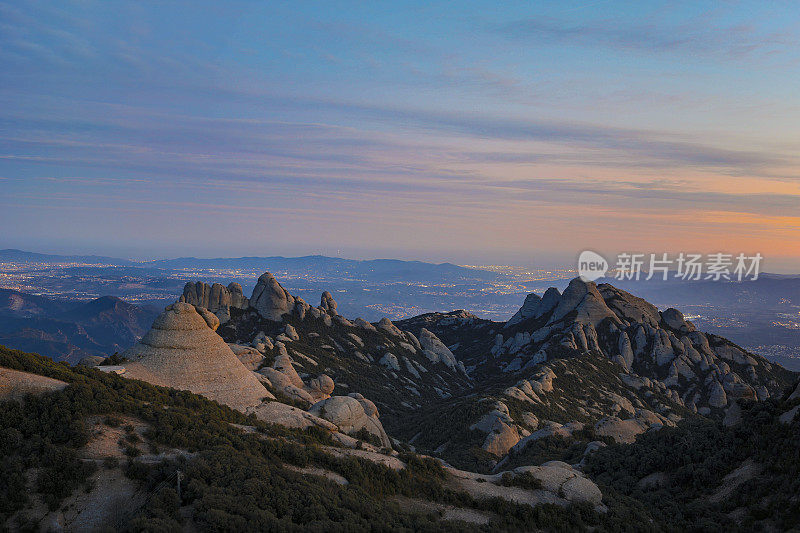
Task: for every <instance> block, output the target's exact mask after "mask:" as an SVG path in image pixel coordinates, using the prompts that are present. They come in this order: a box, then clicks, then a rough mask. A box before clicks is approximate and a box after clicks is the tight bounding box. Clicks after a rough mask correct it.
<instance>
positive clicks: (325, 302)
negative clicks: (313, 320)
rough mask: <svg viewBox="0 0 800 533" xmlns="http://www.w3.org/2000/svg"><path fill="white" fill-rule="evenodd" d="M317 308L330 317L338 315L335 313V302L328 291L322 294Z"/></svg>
mask: <svg viewBox="0 0 800 533" xmlns="http://www.w3.org/2000/svg"><path fill="white" fill-rule="evenodd" d="M319 308H320V310H321V311H322V312H323V313H327V314H329V315H330V316H332V317H333V316H337V315H338V314H339V313H337V312H336V300H334V299H333V295H332V294H331V293H329V292H328V291H325V292H323V293H322V297H321V298H320V303H319Z"/></svg>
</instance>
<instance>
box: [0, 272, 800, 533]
mask: <svg viewBox="0 0 800 533" xmlns="http://www.w3.org/2000/svg"><path fill="white" fill-rule="evenodd" d="M199 303H203V304H207V305H208V306H209V307H210V308H206V307H204V306H201V305H199ZM88 307H89V309H84V314H83V315H81V316H83V317H84V320H88V319H89V317H98V316H104V313H107V312H108V313H110V314H111V315H112V316H115V317H119V316H120V315H122V316H124V315H125V314H126V312H125V311H126V308H125V307H124V306H120V305H110V301H109V302H108V303H103V302H100V303H92V305H90V306H88ZM96 307H97V308H99V309H102V311H100V310H98V309H96ZM79 314H80V313H76V315H79ZM28 320H32V321H35V320H38V318H29V319H28ZM115 320H119V319H118V318H115ZM115 363H119V364H115V366H97V367H95V368H87V367H79V368H78V367H76V368H71V367H69V366H64V365H53V364H52V363H50V362H48V360H46V359H44V358H41V357H38V356H31V355H27V354H22V353H19V352H9V351H7V350H3V349H0V384H3V383H6V384H7V385H6V386H5V388H3V387H0V391H3V390H6V391H9V392H6V393H5V394H6V395H7V396H5V397H4V396H3V395H2V393H0V422H2V425H0V427H3V428H6V429H4V430H3V432H2V433H0V439H3V440H2V442H3V443H4V444H6V445H5V446H3V447H2V448H0V450H2V451H0V453H3V454H5V457H8V460H7V461H6V462H5V464H8V465H10V466H9V479H11V480H12V482H11V483H10V484H9V487H10V490H8V491H7V493H4V494H3V497H4V500H3V501H9V502H11V503H7V504H6V505H5V507H0V519H2V521H4V523H5V524H6V526H7V527H8V524H11V525H12V526H14V527H23V526H25V527H29V526H30V520H34V521H36V522H38V523H57V524H61V525H62V526H63V525H64V524H78V523H83V522H82V521H90V520H96V521H99V522H98V523H97V527H100V526H101V525H102V526H106V527H116V528H121V527H128V528H129V529H135V530H143V529H148V530H150V529H159V528H161V529H175V530H178V529H180V530H183V529H186V530H191V529H201V530H202V529H229V528H231V527H232V526H234V527H237V528H239V527H242V528H247V527H252V528H254V529H266V530H273V529H281V528H284V529H291V528H295V529H320V530H329V529H331V528H332V527H338V528H345V526H343V524H348V526H347V527H346V529H353V530H368V529H375V528H376V527H379V528H380V529H386V530H408V529H411V530H447V529H448V528H449V529H452V530H454V531H470V530H482V531H494V530H504V531H529V530H558V531H576V530H591V531H620V530H637V531H638V530H641V531H673V530H686V529H695V530H702V531H705V530H707V531H717V530H720V529H737V528H742V529H748V528H749V529H754V528H756V529H757V528H761V529H768V530H776V529H778V530H780V529H791V528H793V527H797V526H798V525H800V514H798V513H796V512H795V511H794V510H793V509H794V507H796V504H797V501H796V498H794V497H793V495H796V493H797V488H798V487H797V474H798V470H797V468H798V466H797V465H798V464H800V462H799V461H797V457H796V450H797V449H798V445H800V425H798V417H797V414H798V409H800V405H798V404H800V386H798V384H797V379H798V376H797V375H796V374H794V373H792V372H789V371H787V370H785V369H783V368H781V367H780V366H778V365H774V364H771V363H769V362H768V361H767V360H766V359H764V358H763V357H760V356H757V355H754V354H751V353H749V352H747V351H746V350H744V349H742V348H740V347H739V346H737V345H736V344H734V343H731V342H730V341H728V340H726V339H724V338H721V337H718V336H716V335H712V334H706V333H703V332H700V331H698V329H697V328H696V327H695V325H694V324H692V322H691V321H688V320H686V319H685V317H684V316H683V315H682V313H681V312H680V311H678V310H676V309H671V308H670V309H665V310H664V311H659V310H658V309H657V308H656V307H654V306H653V305H651V304H650V303H648V302H647V301H645V300H643V299H641V298H638V297H636V296H634V295H632V294H630V293H628V292H626V291H623V290H621V289H619V288H617V287H614V286H612V285H609V284H599V285H596V284H594V283H585V282H583V281H581V280H580V279H575V280H573V281H571V282H570V283H569V285H568V286H567V288H566V289H565V290H564V291H563V292H561V291H558V290H557V289H555V288H551V289H549V290H548V291H546V292H545V293H544V295H543V296H539V295H537V294H530V295H529V296H528V297H527V298H526V300H525V302H524V303H523V305H522V307H521V308H520V309H519V311H518V312H517V313H516V314H515V315H514V316H513V317H512V318H511V319H510V320H508V321H506V322H494V321H490V320H485V319H481V318H478V317H476V316H475V315H472V314H470V313H468V312H465V311H453V312H449V313H429V314H424V315H420V316H417V317H414V318H411V319H407V320H403V321H397V322H396V323H392V322H391V321H390V320H388V319H385V318H384V319H382V320H380V321H378V322H374V323H371V322H367V321H365V320H363V319H360V318H346V317H344V316H342V315H340V314H339V309H338V303H337V302H336V300H335V299H334V298H333V296H332V295H331V294H330V293H329V292H323V293H322V295H321V296H320V301H319V305H311V304H309V303H307V302H306V301H304V300H303V299H302V298H299V297H297V296H295V295H293V294H291V293H290V292H289V291H287V290H286V289H285V288H284V287H283V286H282V285H281V283H280V282H279V281H278V280H277V279H276V278H275V277H274V276H272V275H271V274H270V273H268V272H267V273H264V274H263V275H261V276H260V277H259V279H258V282H257V284H256V286H255V288H254V290H253V292H252V294H251V295H250V297H249V298H246V297H244V295H243V294H241V287H237V286H235V285H231V286H228V287H224V286H222V285H221V284H217V285H211V286H209V285H205V284H203V283H199V282H198V283H189V284H187V286H186V288H185V290H184V293H183V295H182V296H181V298H180V301H179V302H176V303H175V304H173V305H171V306H169V307H167V309H166V310H165V311H164V312H163V313H161V314H160V315H159V316H158V317H157V318H156V319H155V321H154V322H153V325H152V328H151V329H150V330H149V331H148V332H147V333H146V334H145V336H144V337H143V338H142V339H141V341H139V342H138V343H136V344H135V345H134V346H133V347H132V348H130V349H128V350H126V351H124V352H123V353H122V354H120V356H119V357H118V358H117V360H116V361H115ZM98 370H102V371H103V372H105V373H101V372H98ZM42 376H44V378H42ZM45 378H46V379H45ZM127 378H134V379H127ZM54 380H57V381H56V382H55V383H54ZM153 385H161V386H168V387H176V388H179V389H188V390H189V391H191V392H193V393H195V394H199V395H201V396H195V395H193V394H190V393H189V392H183V393H176V392H174V391H173V392H168V391H167V390H166V389H161V388H158V387H154V386H153ZM20 391H26V392H27V393H34V394H36V395H35V396H30V395H29V396H25V398H26V399H25V401H24V403H23V404H22V406H20V404H17V403H14V402H16V401H18V399H19V398H20V397H21V392H20ZM4 398H6V399H8V400H10V403H9V402H6V403H4V402H3V399H4ZM209 400H213V401H214V402H219V403H212V402H211V401H209ZM20 409H23V410H24V411H20ZM21 412H22V413H23V414H22V415H21V416H20V413H21ZM50 412H52V413H54V414H57V416H49V417H44V416H43V413H50ZM22 421H26V422H25V423H23V422H22ZM122 424H125V426H124V428H125V429H123V430H119V429H115V428H118V427H120V425H122ZM87 427H91V428H92V429H91V432H88V431H86V428H87ZM8 428H10V429H8ZM29 442H30V443H31V444H30V445H29V444H27V443H29ZM39 442H52V443H53V444H51V446H54V447H55V448H51V449H49V450H48V453H37V449H36V448H35V447H34V446H35V445H36V443H39ZM54 457H61V458H62V460H61V461H54V459H53V458H54ZM123 457H127V458H128V459H127V466H125V467H124V472H125V473H126V475H127V479H128V480H129V481H125V480H124V479H123V478H122V471H121V470H119V467H118V464H119V463H118V461H119V459H121V458H123ZM137 457H141V458H140V459H137ZM100 462H102V464H103V465H105V467H104V469H103V470H101V471H99V473H98V471H97V470H95V469H93V468H92V467H91V464H93V463H100ZM177 469H180V471H181V476H185V477H182V479H183V480H184V481H185V482H186V485H185V487H186V489H185V490H184V491H183V492H181V493H180V494H179V493H178V492H176V491H172V489H170V490H169V491H165V488H164V487H166V486H168V485H170V484H172V485H174V484H175V476H176V475H177V474H175V472H176V470H177ZM26 479H36V480H37V483H36V485H35V487H36V488H35V489H31V490H28V491H24V490H20V487H24V486H25V483H26V481H25V480H26ZM96 487H99V490H97V489H96ZM109 487H116V489H114V490H119V491H120V494H123V497H121V499H120V500H119V503H118V504H117V507H119V509H118V510H116V512H114V510H113V509H112V507H113V506H110V505H109V504H108V503H105V504H104V503H102V501H106V502H107V498H106V499H105V500H103V498H102V496H101V493H104V492H107V491H108V490H109ZM140 492H144V495H143V496H142V495H140V496H137V494H139V493H140ZM20 493H22V494H25V495H26V496H24V497H19V496H17V497H15V498H13V499H10V498H11V495H19V494H20ZM29 494H31V495H32V499H31V498H29V497H28V495H29ZM277 494H280V495H281V497H280V498H276V497H274V496H275V495H277ZM351 496H353V497H354V498H355V499H351V498H350V497H351ZM356 501H359V502H361V503H359V504H356V503H355V502H356ZM37 502H46V503H49V505H50V509H51V510H60V511H59V512H47V511H46V509H47V507H46V506H45V505H42V504H40V503H37ZM148 502H150V503H148ZM793 506H794V507H793ZM86 509H92V510H93V511H92V512H91V513H84V510H86ZM1 513H5V514H1ZM59 513H60V514H59ZM120 514H122V515H123V517H124V519H123V518H119V516H120ZM90 517H94V518H90ZM76 521H77V522H76ZM334 523H336V524H338V526H333V524H334ZM378 524H380V526H378Z"/></svg>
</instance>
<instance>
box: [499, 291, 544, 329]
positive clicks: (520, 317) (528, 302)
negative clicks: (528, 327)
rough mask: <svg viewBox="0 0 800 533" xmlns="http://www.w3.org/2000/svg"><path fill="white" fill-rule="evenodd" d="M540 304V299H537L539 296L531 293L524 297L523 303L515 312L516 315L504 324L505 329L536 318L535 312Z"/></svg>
mask: <svg viewBox="0 0 800 533" xmlns="http://www.w3.org/2000/svg"><path fill="white" fill-rule="evenodd" d="M541 302H542V299H541V298H540V297H539V295H537V294H535V293H533V292H532V293H530V294H529V295H528V296H526V297H525V301H524V302H523V304H522V307H520V308H519V311H517V312H516V314H515V315H514V316H512V317H511V318H510V319H509V320H508V322H506V325H505V327H509V326H513V325H514V324H517V323H519V322H522V321H524V320H527V319H529V318H532V317H534V316H536V311H537V309H538V308H539V304H541Z"/></svg>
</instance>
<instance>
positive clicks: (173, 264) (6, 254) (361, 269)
mask: <svg viewBox="0 0 800 533" xmlns="http://www.w3.org/2000/svg"><path fill="white" fill-rule="evenodd" d="M0 262H14V263H51V264H59V263H85V264H91V265H119V266H141V267H143V268H161V269H167V270H187V269H216V270H223V269H226V270H256V271H259V272H261V271H263V270H269V271H271V272H284V271H291V272H297V273H307V272H311V273H313V274H315V275H317V276H326V275H331V274H336V275H337V276H348V275H349V276H353V277H356V278H358V279H362V280H367V281H408V280H414V281H426V282H431V283H433V282H438V281H441V280H444V279H447V280H450V279H452V278H454V277H455V278H464V279H479V280H492V279H496V278H498V274H497V273H495V272H490V271H487V270H480V269H474V268H465V267H462V266H458V265H454V264H452V263H441V264H435V263H426V262H423V261H403V260H400V259H367V260H358V259H342V258H338V257H327V256H324V255H308V256H303V257H282V256H268V257H255V256H254V257H217V258H208V259H205V258H198V257H178V258H175V259H156V260H152V261H138V262H137V261H131V260H129V259H120V258H114V257H104V256H96V255H52V254H40V253H35V252H26V251H23V250H15V249H5V250H0Z"/></svg>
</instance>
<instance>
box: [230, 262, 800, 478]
mask: <svg viewBox="0 0 800 533" xmlns="http://www.w3.org/2000/svg"><path fill="white" fill-rule="evenodd" d="M218 314H221V315H222V316H223V317H225V316H227V315H228V314H229V315H230V317H229V318H228V319H227V320H226V322H225V323H223V325H222V326H221V327H220V329H219V333H220V334H221V335H222V336H223V338H225V340H226V341H228V342H231V343H235V344H245V345H249V346H251V347H253V348H256V349H257V350H258V351H259V352H260V353H262V354H263V356H264V357H263V361H262V362H261V363H260V364H261V365H263V366H264V367H268V366H269V365H271V364H272V361H274V360H275V359H276V358H278V357H281V356H288V358H289V359H290V360H291V361H292V365H293V366H294V367H296V368H297V371H298V372H299V373H300V375H301V377H302V376H306V377H310V376H313V375H317V374H319V373H324V374H326V375H329V376H331V377H333V381H334V382H335V383H336V392H335V393H334V394H347V392H348V391H349V390H357V391H359V392H362V393H363V394H365V395H366V396H367V397H368V398H370V399H371V400H373V401H374V402H375V403H376V404H377V405H378V407H379V410H380V412H381V416H382V421H383V423H384V426H385V428H386V430H387V431H388V433H389V434H390V435H391V436H393V437H395V438H398V439H400V440H401V441H406V442H407V443H408V444H410V445H411V446H414V447H416V448H417V449H419V450H420V451H423V452H425V453H430V454H433V455H437V456H440V457H442V458H444V459H445V460H447V461H448V462H450V463H451V464H454V465H455V466H458V467H462V468H471V469H477V470H480V471H490V470H492V469H499V468H502V467H504V465H508V464H513V465H519V464H525V462H526V461H528V460H529V459H530V458H532V457H538V458H542V457H543V456H542V450H544V449H547V448H553V454H552V455H551V456H549V457H548V458H550V459H557V458H562V456H563V454H564V453H565V452H566V450H567V449H568V448H570V447H571V446H573V445H578V444H581V443H582V444H584V445H585V444H588V443H589V442H591V441H593V440H602V441H605V442H609V443H610V442H615V441H620V442H632V441H633V440H635V439H636V437H637V436H638V435H640V434H642V433H645V432H647V431H649V430H651V429H657V428H661V427H667V426H674V425H675V424H676V423H678V422H679V421H680V420H682V419H684V418H687V417H695V416H710V417H716V418H722V417H723V416H724V415H725V414H726V413H727V412H728V411H729V410H730V409H731V407H732V406H733V405H734V404H735V403H736V400H738V399H759V400H765V399H767V398H769V397H770V396H773V395H775V394H779V393H780V392H781V391H782V390H783V388H785V387H786V386H788V385H789V384H790V383H791V382H793V380H794V379H796V378H795V375H794V374H793V373H791V372H789V371H786V370H785V369H783V368H781V367H779V366H777V365H772V364H770V363H769V362H768V361H766V360H765V359H764V358H762V357H758V356H755V355H753V354H750V353H747V352H746V351H744V350H742V349H741V348H739V347H738V346H736V345H734V344H733V343H730V342H729V341H726V340H725V339H722V338H720V337H717V336H714V335H705V334H703V333H701V332H698V331H696V329H695V328H694V326H693V325H692V324H691V323H690V322H687V321H686V320H684V318H683V316H682V315H681V313H680V312H678V311H677V310H674V309H668V310H665V311H663V312H661V311H659V310H658V309H656V308H655V307H654V306H652V305H650V304H649V303H647V302H646V301H644V300H642V299H640V298H636V297H635V296H633V295H631V294H629V293H626V292H625V291H621V290H619V289H617V288H615V287H613V286H611V285H606V284H603V285H600V286H596V285H595V284H593V283H584V282H582V281H580V280H577V279H576V280H573V282H571V283H570V285H569V287H568V288H567V289H566V290H565V291H564V293H563V294H561V293H560V292H559V291H557V290H556V289H550V290H548V291H547V292H546V293H545V295H544V297H541V298H540V297H538V296H536V295H532V296H530V297H529V298H528V300H526V303H525V304H524V305H523V307H522V308H521V309H520V312H519V313H517V315H515V317H514V318H513V319H512V320H510V321H508V322H507V323H498V322H492V321H489V320H482V319H479V318H477V317H475V316H473V315H471V314H469V313H466V312H463V311H455V312H452V313H432V314H427V315H421V316H419V317H414V318H412V319H408V320H404V321H399V322H398V323H397V324H392V323H391V322H390V321H388V320H386V319H384V320H382V321H380V322H378V323H375V324H370V323H368V322H365V321H363V320H360V319H357V320H353V321H351V320H349V319H347V318H344V317H342V316H340V315H339V314H338V312H337V307H336V302H335V301H334V300H333V298H332V297H331V295H330V294H328V293H325V294H323V296H322V298H321V302H320V305H319V306H318V307H312V306H310V305H309V304H307V303H306V302H304V301H303V300H302V299H300V298H296V297H294V296H292V295H291V294H289V293H288V292H286V291H285V290H284V289H283V288H282V287H281V286H280V284H279V283H278V282H277V281H276V280H275V279H274V278H273V277H272V276H271V275H269V274H264V276H262V279H261V280H260V281H259V285H258V286H257V287H256V289H255V290H254V292H253V296H252V297H251V298H250V299H249V302H248V304H247V306H246V307H244V308H234V307H230V309H229V310H227V311H225V312H224V313H218ZM526 458H528V459H526ZM528 464H530V463H528Z"/></svg>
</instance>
